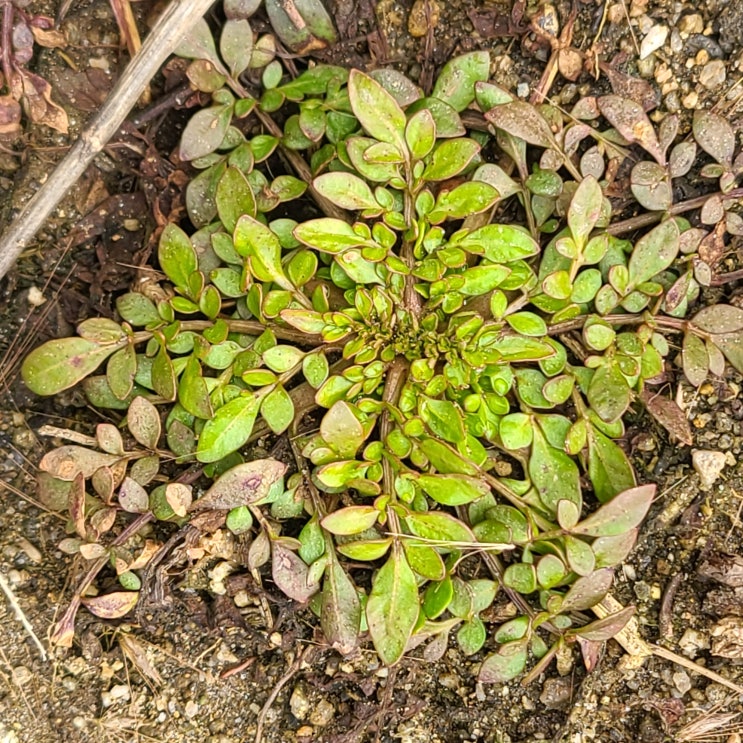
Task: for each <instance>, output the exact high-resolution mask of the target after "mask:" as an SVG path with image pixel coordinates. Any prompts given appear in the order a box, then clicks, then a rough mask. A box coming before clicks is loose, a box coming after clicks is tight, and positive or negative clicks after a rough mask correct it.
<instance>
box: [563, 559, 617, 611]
mask: <svg viewBox="0 0 743 743" xmlns="http://www.w3.org/2000/svg"><path fill="white" fill-rule="evenodd" d="M613 580H614V572H613V571H612V570H611V569H609V568H602V569H601V570H597V571H596V572H594V573H591V574H590V575H586V576H585V577H583V578H578V580H577V581H575V583H573V585H572V586H571V588H570V590H569V591H568V592H567V593H566V594H565V598H564V599H563V600H562V605H561V608H560V611H562V612H566V611H584V610H585V609H590V608H591V607H592V606H595V605H596V604H597V603H598V602H599V601H601V599H602V598H604V596H606V594H607V593H608V592H609V589H610V588H611V584H612V581H613Z"/></svg>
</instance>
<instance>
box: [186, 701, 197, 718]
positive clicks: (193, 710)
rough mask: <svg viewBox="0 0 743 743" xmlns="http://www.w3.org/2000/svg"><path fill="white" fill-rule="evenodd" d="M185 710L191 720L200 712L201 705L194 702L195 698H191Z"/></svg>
mask: <svg viewBox="0 0 743 743" xmlns="http://www.w3.org/2000/svg"><path fill="white" fill-rule="evenodd" d="M184 711H185V713H186V717H188V719H189V720H191V719H193V718H194V717H196V715H198V714H199V705H198V704H197V703H196V702H194V701H193V699H189V700H188V701H187V702H186V708H185V710H184Z"/></svg>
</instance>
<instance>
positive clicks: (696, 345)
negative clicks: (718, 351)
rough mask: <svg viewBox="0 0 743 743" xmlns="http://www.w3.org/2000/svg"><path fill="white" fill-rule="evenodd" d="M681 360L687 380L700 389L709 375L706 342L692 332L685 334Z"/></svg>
mask: <svg viewBox="0 0 743 743" xmlns="http://www.w3.org/2000/svg"><path fill="white" fill-rule="evenodd" d="M681 359H682V363H683V368H684V374H685V375H686V378H687V379H688V380H689V382H690V383H691V384H692V385H694V387H699V385H701V384H702V382H704V380H705V379H707V374H709V354H708V352H707V347H706V346H705V345H704V341H703V340H702V339H701V338H699V336H696V335H694V333H692V332H687V333H685V334H684V344H683V350H682V353H681Z"/></svg>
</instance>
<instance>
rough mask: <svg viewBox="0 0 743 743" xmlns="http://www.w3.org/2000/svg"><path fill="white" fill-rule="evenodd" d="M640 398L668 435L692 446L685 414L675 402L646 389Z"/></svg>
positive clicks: (689, 427)
mask: <svg viewBox="0 0 743 743" xmlns="http://www.w3.org/2000/svg"><path fill="white" fill-rule="evenodd" d="M640 398H641V399H642V402H643V403H644V405H645V407H646V408H647V409H648V412H649V413H650V414H651V415H652V416H653V418H655V420H657V421H658V423H660V424H661V426H663V428H665V429H666V431H668V433H670V434H672V435H673V436H675V437H676V438H677V439H678V440H679V441H680V442H681V443H682V444H686V446H691V445H692V443H693V439H692V434H691V426H690V425H689V421H688V419H687V417H686V413H684V411H683V410H681V408H680V407H679V406H678V404H677V403H676V401H675V400H670V399H669V398H667V397H664V396H663V395H660V394H657V393H652V392H650V391H649V390H648V389H647V388H645V389H644V390H643V391H642V392H641V393H640Z"/></svg>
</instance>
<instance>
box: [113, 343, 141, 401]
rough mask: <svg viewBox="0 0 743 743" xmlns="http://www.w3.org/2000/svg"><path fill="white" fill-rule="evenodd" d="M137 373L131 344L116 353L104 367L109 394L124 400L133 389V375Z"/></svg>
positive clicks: (134, 353) (135, 356)
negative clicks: (111, 393)
mask: <svg viewBox="0 0 743 743" xmlns="http://www.w3.org/2000/svg"><path fill="white" fill-rule="evenodd" d="M136 373H137V354H136V352H135V351H134V346H132V345H131V344H129V345H126V346H124V348H122V349H121V350H119V351H117V352H116V353H115V354H114V355H113V356H112V357H111V358H110V359H109V361H108V365H107V366H106V380H107V381H108V386H109V387H110V388H111V392H113V393H114V395H116V397H118V398H119V400H126V398H127V397H128V396H129V395H130V393H131V391H132V389H133V388H134V375H135V374H136Z"/></svg>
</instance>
